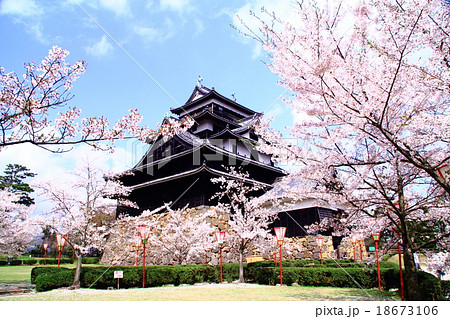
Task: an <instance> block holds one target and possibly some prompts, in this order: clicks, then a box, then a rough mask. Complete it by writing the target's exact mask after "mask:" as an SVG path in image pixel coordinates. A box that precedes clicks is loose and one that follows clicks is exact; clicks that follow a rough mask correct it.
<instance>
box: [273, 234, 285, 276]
mask: <svg viewBox="0 0 450 319" xmlns="http://www.w3.org/2000/svg"><path fill="white" fill-rule="evenodd" d="M286 229H287V228H286V227H275V228H274V230H275V236H276V237H277V241H278V245H280V285H282V284H283V250H282V246H283V242H284V236H285V235H286Z"/></svg>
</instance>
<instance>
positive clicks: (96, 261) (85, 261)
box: [71, 257, 100, 265]
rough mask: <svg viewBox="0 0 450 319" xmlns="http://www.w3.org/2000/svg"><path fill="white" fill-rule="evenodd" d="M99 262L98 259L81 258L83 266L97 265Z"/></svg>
mask: <svg viewBox="0 0 450 319" xmlns="http://www.w3.org/2000/svg"><path fill="white" fill-rule="evenodd" d="M99 261H100V257H83V264H85V265H90V264H98V263H99ZM71 262H72V261H71ZM75 262H76V260H75Z"/></svg>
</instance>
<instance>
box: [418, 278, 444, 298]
mask: <svg viewBox="0 0 450 319" xmlns="http://www.w3.org/2000/svg"><path fill="white" fill-rule="evenodd" d="M417 275H418V281H419V290H420V293H421V298H420V299H421V300H424V301H428V300H433V301H435V300H444V296H443V295H442V288H441V281H440V280H439V279H437V278H436V277H435V276H433V275H432V274H430V273H427V272H424V271H419V272H418V273H417Z"/></svg>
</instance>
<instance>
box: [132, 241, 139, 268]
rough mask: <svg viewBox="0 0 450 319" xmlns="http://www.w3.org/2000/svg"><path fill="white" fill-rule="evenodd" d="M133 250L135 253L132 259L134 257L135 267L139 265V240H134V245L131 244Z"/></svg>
mask: <svg viewBox="0 0 450 319" xmlns="http://www.w3.org/2000/svg"><path fill="white" fill-rule="evenodd" d="M133 248H134V251H135V254H134V257H135V261H134V265H135V266H137V265H138V263H139V249H141V240H140V239H139V238H137V239H135V241H134V244H133Z"/></svg>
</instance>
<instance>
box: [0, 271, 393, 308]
mask: <svg viewBox="0 0 450 319" xmlns="http://www.w3.org/2000/svg"><path fill="white" fill-rule="evenodd" d="M63 266H64V267H75V265H72V264H64V265H63ZM89 266H93V265H89ZM34 267H36V265H21V266H2V267H0V284H14V283H30V273H31V269H33V268H34ZM40 267H43V265H40ZM45 267H57V265H47V266H45ZM394 299H395V300H398V299H399V298H398V293H393V292H385V291H383V292H379V291H378V290H376V289H369V290H362V289H354V288H332V287H300V286H289V287H288V286H283V287H279V286H264V285H256V284H197V285H192V286H187V285H186V286H185V285H182V286H178V287H155V288H145V289H142V288H140V289H120V290H96V289H79V290H67V289H57V290H53V291H48V292H40V293H29V294H19V295H10V296H7V295H4V296H0V301H5V300H7V301H16V300H21V301H114V300H121V301H135V300H137V301H144V300H148V301H182V300H185V301H291V300H297V301H311V300H317V301H319V300H331V301H344V300H347V301H349V300H350V301H354V300H394Z"/></svg>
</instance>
